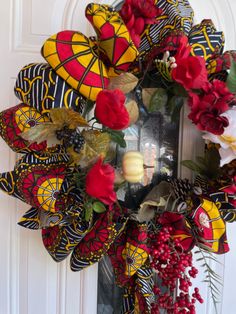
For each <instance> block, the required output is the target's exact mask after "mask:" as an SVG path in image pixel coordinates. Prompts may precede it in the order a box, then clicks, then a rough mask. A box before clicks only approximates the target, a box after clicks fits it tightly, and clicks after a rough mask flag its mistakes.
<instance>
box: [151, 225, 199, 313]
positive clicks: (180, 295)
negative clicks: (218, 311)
mask: <svg viewBox="0 0 236 314" xmlns="http://www.w3.org/2000/svg"><path fill="white" fill-rule="evenodd" d="M171 231H172V228H171V227H163V228H162V229H161V230H160V231H157V232H154V231H152V232H150V234H149V239H150V256H151V267H152V268H153V269H154V271H155V272H156V273H157V277H158V279H159V280H160V288H158V287H157V286H154V288H153V292H154V294H155V296H156V301H155V303H153V304H152V312H151V313H152V314H159V313H160V310H161V309H165V310H166V312H167V313H168V314H177V313H178V314H187V313H189V314H195V313H196V311H195V302H196V300H198V301H199V302H200V303H202V302H203V299H202V298H201V296H200V294H199V289H198V288H195V289H194V293H193V294H192V296H191V295H190V292H189V289H190V287H191V286H192V283H191V280H190V278H191V277H192V278H195V277H196V275H197V273H198V270H197V269H196V268H195V267H193V265H192V253H191V252H185V251H184V250H183V248H182V246H181V244H180V240H179V239H177V238H176V239H175V238H173V237H172V236H171ZM176 293H177V294H176Z"/></svg>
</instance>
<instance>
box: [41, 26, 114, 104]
mask: <svg viewBox="0 0 236 314" xmlns="http://www.w3.org/2000/svg"><path fill="white" fill-rule="evenodd" d="M94 45H95V44H94V43H93V42H92V41H91V40H90V39H88V38H87V37H86V36H84V35H83V34H82V33H80V32H74V31H63V32H59V33H58V34H55V35H53V36H52V37H50V38H49V39H48V40H46V42H45V44H44V46H43V48H42V55H43V57H44V58H45V59H46V60H47V62H48V63H49V64H50V65H51V67H52V68H53V69H54V70H55V71H56V73H57V74H58V75H59V76H60V77H61V78H62V79H63V80H65V81H66V82H67V83H68V84H69V85H70V86H71V87H72V88H74V89H76V90H77V91H79V92H80V93H81V94H82V95H84V96H85V97H86V98H88V99H91V100H95V99H96V96H97V94H98V93H99V92H100V91H101V90H102V89H104V88H106V87H107V86H108V83H109V80H108V76H107V70H106V67H105V65H104V64H103V62H102V61H101V60H100V59H99V58H98V56H97V55H96V54H95V52H94V50H95V48H94Z"/></svg>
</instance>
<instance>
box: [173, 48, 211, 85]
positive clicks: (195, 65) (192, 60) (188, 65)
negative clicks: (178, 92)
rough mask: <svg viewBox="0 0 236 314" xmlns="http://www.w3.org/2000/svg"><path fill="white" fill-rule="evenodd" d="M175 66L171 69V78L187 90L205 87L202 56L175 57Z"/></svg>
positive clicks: (205, 78)
mask: <svg viewBox="0 0 236 314" xmlns="http://www.w3.org/2000/svg"><path fill="white" fill-rule="evenodd" d="M182 53H183V52H182ZM176 64H177V67H176V68H174V69H173V70H172V72H171V73H172V78H173V80H175V81H176V82H178V83H179V84H181V85H182V86H183V87H184V88H185V89H186V90H187V91H189V90H191V89H204V90H205V89H206V87H207V85H208V78H207V70H206V63H205V60H204V59H203V58H202V57H198V56H197V57H196V56H188V57H184V58H178V57H176Z"/></svg>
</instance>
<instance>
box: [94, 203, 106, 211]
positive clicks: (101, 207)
mask: <svg viewBox="0 0 236 314" xmlns="http://www.w3.org/2000/svg"><path fill="white" fill-rule="evenodd" d="M93 210H94V211H95V212H96V213H98V214H101V213H104V212H105V211H106V207H105V205H104V204H103V203H101V202H95V203H93Z"/></svg>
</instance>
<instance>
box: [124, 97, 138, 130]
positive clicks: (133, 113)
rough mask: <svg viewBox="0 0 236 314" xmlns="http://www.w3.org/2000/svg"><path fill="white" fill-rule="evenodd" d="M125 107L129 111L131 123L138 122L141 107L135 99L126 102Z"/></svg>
mask: <svg viewBox="0 0 236 314" xmlns="http://www.w3.org/2000/svg"><path fill="white" fill-rule="evenodd" d="M125 107H126V109H127V111H128V113H129V125H132V124H134V123H136V122H137V120H138V118H139V109H138V105H137V103H136V101H135V100H130V101H129V102H127V103H126V104H125Z"/></svg>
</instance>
